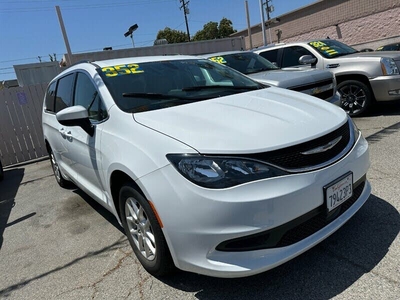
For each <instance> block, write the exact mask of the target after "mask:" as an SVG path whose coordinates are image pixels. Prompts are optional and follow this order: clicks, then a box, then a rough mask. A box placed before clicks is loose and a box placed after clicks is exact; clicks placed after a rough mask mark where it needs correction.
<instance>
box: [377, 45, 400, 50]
mask: <svg viewBox="0 0 400 300" xmlns="http://www.w3.org/2000/svg"><path fill="white" fill-rule="evenodd" d="M376 51H400V43H393V44H388V45H384V46H380V47H378V48H377V49H376Z"/></svg>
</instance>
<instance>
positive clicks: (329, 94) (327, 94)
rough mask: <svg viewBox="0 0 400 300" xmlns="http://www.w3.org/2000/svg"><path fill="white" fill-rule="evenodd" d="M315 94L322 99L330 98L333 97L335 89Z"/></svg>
mask: <svg viewBox="0 0 400 300" xmlns="http://www.w3.org/2000/svg"><path fill="white" fill-rule="evenodd" d="M313 96H314V97H317V98H319V99H322V100H326V99H329V98H331V97H332V96H333V89H330V90H327V91H325V92H322V93H318V94H315V95H313Z"/></svg>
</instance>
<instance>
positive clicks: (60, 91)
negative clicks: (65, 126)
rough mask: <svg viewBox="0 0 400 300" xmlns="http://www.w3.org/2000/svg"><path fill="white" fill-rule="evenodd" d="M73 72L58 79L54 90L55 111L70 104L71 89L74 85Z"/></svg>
mask: <svg viewBox="0 0 400 300" xmlns="http://www.w3.org/2000/svg"><path fill="white" fill-rule="evenodd" d="M74 79H75V74H70V75H67V76H65V77H62V78H60V79H59V80H58V85H57V92H56V101H55V102H56V103H55V104H56V105H55V112H56V113H57V112H59V111H60V110H62V109H64V108H66V107H69V106H71V104H72V91H73V86H74Z"/></svg>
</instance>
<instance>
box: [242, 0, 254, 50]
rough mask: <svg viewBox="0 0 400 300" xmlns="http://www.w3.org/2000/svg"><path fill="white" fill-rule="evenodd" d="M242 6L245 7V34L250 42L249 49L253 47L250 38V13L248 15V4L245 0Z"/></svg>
mask: <svg viewBox="0 0 400 300" xmlns="http://www.w3.org/2000/svg"><path fill="white" fill-rule="evenodd" d="M244 4H245V5H244V6H245V8H246V18H247V35H248V36H249V42H250V49H253V41H252V38H251V27H250V15H249V5H248V2H247V0H246V1H245V2H244Z"/></svg>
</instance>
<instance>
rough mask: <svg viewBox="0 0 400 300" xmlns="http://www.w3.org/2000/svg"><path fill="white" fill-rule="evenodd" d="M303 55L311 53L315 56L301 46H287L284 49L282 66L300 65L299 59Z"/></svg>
mask: <svg viewBox="0 0 400 300" xmlns="http://www.w3.org/2000/svg"><path fill="white" fill-rule="evenodd" d="M303 55H311V56H312V57H315V56H314V55H313V54H312V53H311V52H310V51H308V50H307V49H305V48H303V47H301V46H293V47H287V48H285V49H284V50H283V59H282V68H285V67H292V66H297V65H299V64H300V63H299V59H300V57H302V56H303Z"/></svg>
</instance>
